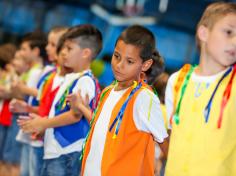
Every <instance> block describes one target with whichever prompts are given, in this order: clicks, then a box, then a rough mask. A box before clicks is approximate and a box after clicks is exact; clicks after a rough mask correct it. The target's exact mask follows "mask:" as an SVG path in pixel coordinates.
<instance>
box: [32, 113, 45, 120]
mask: <svg viewBox="0 0 236 176" xmlns="http://www.w3.org/2000/svg"><path fill="white" fill-rule="evenodd" d="M29 117H30V118H31V119H35V118H42V117H41V116H39V115H37V114H34V113H30V114H29Z"/></svg>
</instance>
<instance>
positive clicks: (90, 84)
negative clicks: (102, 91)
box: [72, 76, 95, 102]
mask: <svg viewBox="0 0 236 176" xmlns="http://www.w3.org/2000/svg"><path fill="white" fill-rule="evenodd" d="M79 90H80V91H81V96H82V98H85V97H86V94H88V96H89V102H90V101H91V100H92V99H93V98H94V97H95V84H94V81H93V79H92V78H91V77H89V76H83V77H82V78H80V79H79V80H78V82H77V84H76V86H75V87H74V89H73V91H72V92H73V93H77V92H78V91H79Z"/></svg>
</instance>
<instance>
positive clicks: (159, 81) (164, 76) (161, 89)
mask: <svg viewBox="0 0 236 176" xmlns="http://www.w3.org/2000/svg"><path fill="white" fill-rule="evenodd" d="M168 79H169V75H168V73H166V72H163V73H161V74H160V75H159V76H157V77H156V79H155V80H154V82H153V84H152V86H153V87H154V89H155V90H156V91H157V94H158V97H159V99H160V101H161V103H162V104H164V102H165V91H166V85H167V82H168Z"/></svg>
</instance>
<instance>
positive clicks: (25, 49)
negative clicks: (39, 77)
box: [19, 42, 34, 59]
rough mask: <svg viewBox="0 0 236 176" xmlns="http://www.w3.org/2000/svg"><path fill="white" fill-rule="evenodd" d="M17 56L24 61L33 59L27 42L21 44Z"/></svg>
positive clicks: (31, 50)
mask: <svg viewBox="0 0 236 176" xmlns="http://www.w3.org/2000/svg"><path fill="white" fill-rule="evenodd" d="M19 53H20V54H19V55H20V56H22V57H23V58H26V59H32V58H34V52H33V49H31V47H30V45H29V42H23V43H22V44H21V46H20V50H19Z"/></svg>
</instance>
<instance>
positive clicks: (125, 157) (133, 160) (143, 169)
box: [81, 83, 154, 176]
mask: <svg viewBox="0 0 236 176" xmlns="http://www.w3.org/2000/svg"><path fill="white" fill-rule="evenodd" d="M144 88H149V87H148V85H146V84H145V83H143V85H142V86H141V88H140V89H138V90H137V91H136V92H135V93H134V94H133V96H132V97H131V98H130V99H129V101H128V103H127V106H126V108H125V110H124V114H123V117H122V121H121V122H120V126H119V131H118V133H117V134H116V128H115V127H114V128H112V126H113V123H114V121H115V119H116V117H117V115H118V113H119V112H120V109H121V108H122V106H123V105H124V103H125V102H126V100H127V98H128V97H129V95H130V93H131V92H132V88H130V89H128V90H127V91H126V92H125V93H124V95H123V96H122V97H121V99H120V100H119V101H118V103H117V104H116V106H115V108H114V109H113V111H112V115H111V119H110V122H109V129H110V130H109V131H108V132H107V136H106V142H105V146H104V151H103V157H102V163H101V175H102V176H110V175H112V176H121V175H130V176H138V175H140V176H151V175H154V140H153V137H152V136H151V135H150V134H148V133H146V132H142V131H139V130H138V129H137V128H136V125H135V122H134V120H133V119H134V118H133V106H134V102H135V99H136V98H137V96H138V94H139V92H140V91H141V90H142V89H144ZM105 91H106V90H105ZM110 92H111V89H109V90H108V91H107V93H106V94H105V95H104V97H103V99H102V100H101V99H100V102H99V105H98V109H97V110H96V114H95V117H94V121H93V123H92V126H91V131H90V133H89V136H88V138H87V142H86V144H85V148H84V153H83V161H82V172H81V173H82V175H83V172H84V168H85V164H86V159H87V157H88V154H89V151H90V146H91V140H92V136H93V131H94V127H95V124H96V121H97V120H98V118H99V115H100V113H101V110H102V108H103V105H104V103H105V102H106V99H107V97H108V96H109V93H110ZM116 125H119V121H118V122H117V124H116ZM116 125H115V126H116ZM91 169H92V168H91Z"/></svg>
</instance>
